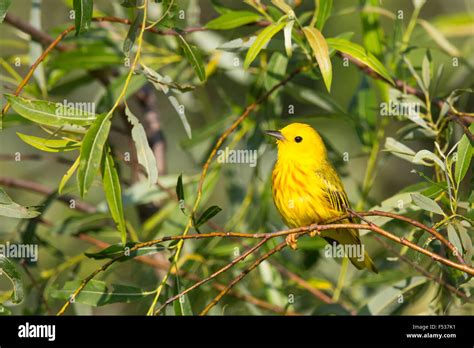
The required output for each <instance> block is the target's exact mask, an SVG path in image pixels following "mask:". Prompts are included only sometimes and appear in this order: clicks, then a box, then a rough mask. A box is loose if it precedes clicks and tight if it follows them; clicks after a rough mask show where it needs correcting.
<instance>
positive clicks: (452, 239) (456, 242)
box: [447, 224, 462, 255]
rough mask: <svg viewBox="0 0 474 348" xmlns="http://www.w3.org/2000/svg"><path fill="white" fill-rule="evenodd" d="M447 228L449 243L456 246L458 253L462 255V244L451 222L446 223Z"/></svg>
mask: <svg viewBox="0 0 474 348" xmlns="http://www.w3.org/2000/svg"><path fill="white" fill-rule="evenodd" d="M447 230H448V240H449V241H450V242H451V244H453V245H454V246H455V247H456V249H457V250H458V253H459V254H460V255H462V244H461V240H460V239H459V236H458V234H457V232H456V229H455V228H454V226H453V225H452V224H448V225H447Z"/></svg>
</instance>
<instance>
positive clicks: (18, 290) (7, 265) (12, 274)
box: [0, 254, 24, 303]
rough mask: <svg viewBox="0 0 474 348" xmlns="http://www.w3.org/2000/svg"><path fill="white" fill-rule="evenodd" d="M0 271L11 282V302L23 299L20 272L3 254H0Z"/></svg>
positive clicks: (19, 301)
mask: <svg viewBox="0 0 474 348" xmlns="http://www.w3.org/2000/svg"><path fill="white" fill-rule="evenodd" d="M0 273H1V274H4V275H6V276H7V277H8V279H10V281H11V282H12V284H13V295H12V297H11V300H12V302H13V303H21V301H23V297H24V291H23V281H22V280H21V275H20V272H18V270H17V268H16V266H15V264H14V263H13V262H11V261H10V260H9V259H7V258H6V257H5V256H4V255H3V254H0Z"/></svg>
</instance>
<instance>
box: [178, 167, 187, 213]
mask: <svg viewBox="0 0 474 348" xmlns="http://www.w3.org/2000/svg"><path fill="white" fill-rule="evenodd" d="M176 197H178V202H179V208H180V209H181V211H182V212H183V213H185V209H184V186H183V174H180V175H179V176H178V182H177V183H176Z"/></svg>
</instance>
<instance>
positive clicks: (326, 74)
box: [303, 27, 332, 92]
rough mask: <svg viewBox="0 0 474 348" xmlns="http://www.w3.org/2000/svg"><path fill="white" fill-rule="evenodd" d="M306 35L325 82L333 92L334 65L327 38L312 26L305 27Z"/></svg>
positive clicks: (329, 90)
mask: <svg viewBox="0 0 474 348" xmlns="http://www.w3.org/2000/svg"><path fill="white" fill-rule="evenodd" d="M303 32H304V35H305V36H306V39H307V40H308V42H309V45H310V46H311V49H312V50H313V55H314V57H315V58H316V61H317V62H318V65H319V70H321V75H323V80H324V84H325V85H326V89H327V90H328V92H331V83H332V65H331V58H330V57H329V48H328V44H327V42H326V40H325V39H324V36H323V34H321V32H320V31H319V30H318V29H316V28H312V27H304V28H303Z"/></svg>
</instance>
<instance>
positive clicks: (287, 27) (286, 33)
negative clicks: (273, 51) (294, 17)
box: [283, 21, 295, 58]
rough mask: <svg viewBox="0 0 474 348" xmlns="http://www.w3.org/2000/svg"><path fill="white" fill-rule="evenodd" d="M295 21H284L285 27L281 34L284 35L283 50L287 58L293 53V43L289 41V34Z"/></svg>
mask: <svg viewBox="0 0 474 348" xmlns="http://www.w3.org/2000/svg"><path fill="white" fill-rule="evenodd" d="M294 24H295V21H289V22H288V23H286V25H285V28H284V29H283V35H284V37H285V52H286V55H287V56H288V58H291V56H292V55H293V44H292V43H291V34H292V32H293V25H294Z"/></svg>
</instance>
